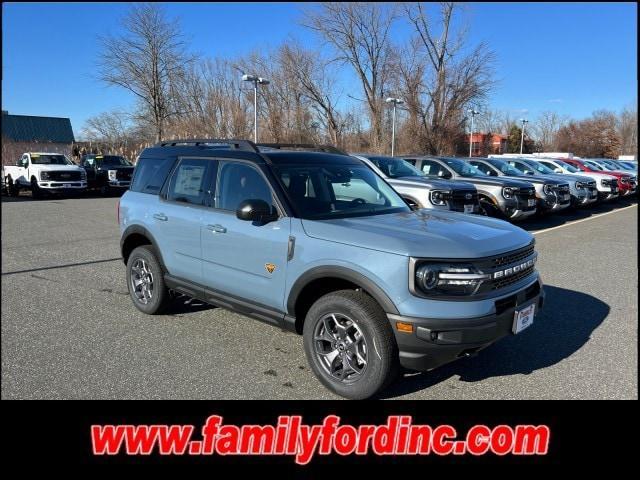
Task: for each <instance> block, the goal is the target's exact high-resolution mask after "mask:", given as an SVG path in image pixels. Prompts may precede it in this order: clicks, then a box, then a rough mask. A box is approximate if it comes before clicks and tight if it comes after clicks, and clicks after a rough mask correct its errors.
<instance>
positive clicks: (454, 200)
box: [450, 190, 478, 212]
mask: <svg viewBox="0 0 640 480" xmlns="http://www.w3.org/2000/svg"><path fill="white" fill-rule="evenodd" d="M468 196H469V197H470V198H467V197H468ZM477 204H478V192H476V191H475V190H454V191H453V192H452V193H451V196H450V205H451V210H453V211H456V212H463V211H464V206H465V205H477Z"/></svg>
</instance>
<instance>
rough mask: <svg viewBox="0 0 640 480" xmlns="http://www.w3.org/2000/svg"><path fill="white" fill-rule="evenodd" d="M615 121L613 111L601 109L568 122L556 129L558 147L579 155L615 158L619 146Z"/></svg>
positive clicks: (619, 141)
mask: <svg viewBox="0 0 640 480" xmlns="http://www.w3.org/2000/svg"><path fill="white" fill-rule="evenodd" d="M616 121H617V118H616V114H615V113H613V112H609V111H606V110H601V111H597V112H594V113H593V114H592V116H591V117H590V118H586V119H584V120H580V121H572V122H569V123H568V124H567V125H565V126H563V127H561V128H560V129H559V130H558V149H559V150H561V151H565V152H572V153H574V154H576V155H579V156H581V157H605V158H616V157H617V156H618V155H620V147H621V140H620V135H619V134H618V131H617V129H616Z"/></svg>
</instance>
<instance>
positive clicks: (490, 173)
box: [489, 170, 498, 177]
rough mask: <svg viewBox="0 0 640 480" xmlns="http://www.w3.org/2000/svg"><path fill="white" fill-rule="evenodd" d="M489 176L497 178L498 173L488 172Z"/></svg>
mask: <svg viewBox="0 0 640 480" xmlns="http://www.w3.org/2000/svg"><path fill="white" fill-rule="evenodd" d="M489 175H491V176H492V177H497V176H498V172H496V171H495V170H489Z"/></svg>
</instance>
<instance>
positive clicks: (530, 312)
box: [512, 303, 536, 334]
mask: <svg viewBox="0 0 640 480" xmlns="http://www.w3.org/2000/svg"><path fill="white" fill-rule="evenodd" d="M535 314H536V304H535V303H532V304H531V305H529V306H527V307H525V308H523V309H522V310H516V311H515V313H514V316H513V329H512V331H513V333H514V334H518V333H520V332H521V331H523V330H524V329H525V328H527V327H529V326H531V325H532V324H533V317H534V316H535Z"/></svg>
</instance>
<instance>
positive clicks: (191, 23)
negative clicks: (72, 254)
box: [2, 3, 638, 134]
mask: <svg viewBox="0 0 640 480" xmlns="http://www.w3.org/2000/svg"><path fill="white" fill-rule="evenodd" d="M127 8H128V7H127V4H122V3H112V4H107V3H86V4H83V3H79V4H70V3H67V4H64V3H61V4H53V3H46V4H34V3H31V4H11V3H3V6H2V10H3V11H2V73H3V82H2V109H3V110H9V111H10V112H11V113H16V114H25V115H45V116H48V115H50V116H62V117H70V118H71V122H72V125H73V128H74V131H75V132H76V134H77V133H78V132H80V130H81V129H82V126H83V125H84V122H85V120H86V119H87V118H88V117H90V116H93V115H96V114H98V113H100V112H103V111H107V110H112V109H117V108H123V109H126V108H129V107H130V106H131V105H132V103H133V99H132V98H131V96H130V95H129V94H128V93H126V92H124V91H122V90H120V89H117V88H114V87H106V86H104V85H103V84H101V83H100V82H99V81H98V80H97V79H96V78H95V58H96V55H97V53H98V52H99V43H98V40H97V35H98V34H101V33H117V32H118V31H119V20H120V19H121V18H122V16H123V15H124V14H125V13H126V11H127ZM165 8H166V10H167V13H168V14H169V15H170V16H172V17H178V18H179V19H180V21H181V24H182V27H183V30H184V32H185V34H186V37H187V39H188V41H189V44H190V48H191V49H192V50H193V51H195V52H198V53H200V54H203V55H206V56H210V57H214V56H225V57H233V56H237V55H243V54H246V53H248V52H250V51H252V50H255V49H261V50H264V49H266V48H268V47H274V46H277V45H278V44H279V43H281V42H282V41H286V40H287V39H289V38H291V37H295V38H298V39H301V40H302V41H303V43H305V44H310V43H319V41H318V40H316V38H315V36H314V34H313V33H311V32H309V31H308V30H307V29H305V28H304V27H302V26H300V19H301V15H302V9H303V8H310V7H309V5H302V4H287V3H276V4H266V3H252V4H248V3H245V4H196V3H187V4H185V3H182V4H165ZM464 19H465V22H466V23H467V25H468V26H469V42H470V44H472V45H473V44H475V43H477V42H480V41H485V42H486V43H488V44H489V46H490V47H491V48H492V49H493V50H494V51H495V52H496V54H497V77H498V78H499V80H500V82H499V84H498V86H497V87H496V88H495V90H494V91H493V93H492V95H491V98H490V105H491V107H493V108H496V109H499V110H506V111H510V112H511V113H512V114H513V115H514V116H516V115H522V114H523V112H525V113H524V115H526V116H528V117H530V118H533V117H535V115H536V114H537V113H539V112H541V111H544V110H556V111H558V112H559V113H561V114H567V115H570V116H571V117H574V118H581V117H585V116H588V115H589V114H590V113H591V112H592V111H594V110H597V109H602V108H606V109H612V110H616V111H617V110H620V109H621V108H623V107H624V106H626V105H629V104H631V103H635V102H636V101H637V88H638V86H637V85H638V83H637V5H636V4H635V3H617V4H616V3H613V4H612V3H573V4H571V3H538V4H535V3H473V4H468V5H467V6H466V8H465V12H464ZM408 35H409V30H408V27H405V26H402V25H398V26H397V27H396V28H395V30H394V33H393V36H394V40H396V41H401V40H404V39H406V38H407V37H408ZM342 77H343V81H344V83H345V85H357V84H355V83H354V81H353V77H352V75H351V72H350V71H349V69H348V67H346V66H345V67H344V69H343V71H342ZM353 94H354V95H355V96H359V92H358V91H355V92H353Z"/></svg>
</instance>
